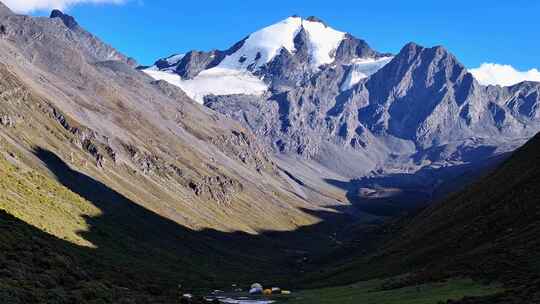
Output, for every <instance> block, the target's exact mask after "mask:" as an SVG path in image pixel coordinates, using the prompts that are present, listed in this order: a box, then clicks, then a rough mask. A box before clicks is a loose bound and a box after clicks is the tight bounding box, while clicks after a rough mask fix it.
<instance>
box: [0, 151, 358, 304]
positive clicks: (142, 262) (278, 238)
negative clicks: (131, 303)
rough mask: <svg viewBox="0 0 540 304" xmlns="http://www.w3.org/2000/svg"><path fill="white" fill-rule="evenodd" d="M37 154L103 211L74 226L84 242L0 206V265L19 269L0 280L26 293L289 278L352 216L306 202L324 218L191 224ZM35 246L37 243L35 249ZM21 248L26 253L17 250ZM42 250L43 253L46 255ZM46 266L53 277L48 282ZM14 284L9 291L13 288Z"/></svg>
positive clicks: (327, 247) (155, 293) (167, 288)
mask: <svg viewBox="0 0 540 304" xmlns="http://www.w3.org/2000/svg"><path fill="white" fill-rule="evenodd" d="M34 154H35V155H36V156H37V157H38V158H39V159H40V160H41V161H42V162H43V163H44V164H45V165H46V166H47V168H48V169H49V170H50V171H51V172H52V173H53V174H54V175H55V176H56V179H57V180H58V181H59V182H60V183H61V184H62V185H64V186H65V187H67V188H69V189H70V190H71V191H72V192H74V193H77V194H78V195H79V196H81V197H83V198H85V199H86V200H88V201H89V202H91V203H92V204H93V205H95V206H96V207H97V208H99V209H100V210H101V215H100V216H95V217H86V218H85V220H86V222H87V224H88V226H89V229H88V231H80V232H78V233H79V234H80V235H81V236H82V237H83V238H84V239H86V240H88V241H89V242H91V243H92V244H94V245H95V246H96V248H87V247H80V246H77V245H74V244H72V243H69V242H67V241H64V240H60V239H57V238H55V237H54V236H51V235H49V234H47V233H44V232H43V231H41V230H39V229H37V228H34V227H32V226H30V225H28V224H26V223H24V222H22V221H20V220H17V219H15V218H14V217H12V216H10V215H7V214H4V213H3V214H1V221H2V224H3V225H4V226H5V227H8V228H9V229H14V232H13V234H12V236H11V237H10V236H8V235H2V236H1V237H2V238H4V242H3V244H4V248H3V250H2V252H0V257H1V259H0V265H3V266H5V267H6V269H7V270H6V271H8V272H16V271H17V269H18V268H21V269H24V273H23V274H21V275H20V276H19V277H18V278H14V279H13V280H12V281H9V280H7V279H4V278H2V277H1V276H0V286H2V285H1V284H4V283H6V282H8V283H9V282H11V283H12V284H14V285H10V286H20V290H19V291H20V292H22V293H23V294H24V290H27V291H28V290H32V291H36V294H39V293H40V292H41V293H42V294H44V295H47V296H49V295H51V294H52V293H54V292H53V291H52V290H57V289H58V288H61V289H62V290H63V292H64V293H66V294H67V295H71V294H73V293H76V292H77V290H85V288H84V287H81V284H86V283H88V282H94V283H96V284H102V285H103V288H105V289H106V290H113V291H114V292H113V293H114V294H115V295H116V297H117V299H120V298H122V295H125V294H134V295H139V294H140V295H144V296H152V297H164V298H167V299H172V298H174V297H176V294H175V293H176V292H177V289H178V288H177V286H178V284H182V285H183V286H184V290H197V289H213V288H226V287H227V286H231V284H233V283H236V284H246V283H250V282H252V281H261V282H262V283H267V284H273V283H282V284H293V281H294V280H295V279H296V278H297V277H298V276H299V275H301V274H302V273H304V272H305V271H308V269H307V268H308V267H311V266H309V265H308V264H309V263H307V261H309V260H310V259H311V256H312V255H315V254H323V253H324V252H329V251H331V250H333V249H334V247H335V246H336V240H335V238H329V237H328V236H329V235H330V234H332V235H338V234H339V232H340V231H341V230H342V229H343V226H344V225H343V223H344V222H347V221H350V217H349V216H348V215H346V214H341V213H339V212H322V211H321V212H319V211H311V210H303V211H304V212H306V213H310V214H312V215H313V216H316V217H318V218H320V219H321V223H320V224H316V225H313V226H308V227H303V228H300V229H298V230H296V231H290V232H273V231H268V232H263V233H261V234H259V235H250V234H246V233H241V232H234V233H225V232H219V231H215V230H203V231H193V230H190V229H188V228H186V227H184V226H182V225H179V224H177V223H175V222H173V221H171V220H168V219H166V218H164V217H162V216H160V215H158V214H156V213H154V212H152V211H149V210H147V209H145V208H143V207H141V206H140V205H138V204H136V203H135V202H133V201H131V200H130V199H128V198H127V197H125V196H124V195H122V194H120V193H118V192H116V191H115V190H114V189H111V188H110V187H108V186H107V185H105V184H103V183H101V182H100V181H97V180H96V179H94V178H92V177H90V176H88V175H86V174H83V173H81V172H78V171H76V170H73V169H71V168H70V167H69V166H68V165H67V164H66V163H65V162H64V161H63V160H62V159H61V158H60V157H58V156H57V155H56V154H54V153H53V152H51V151H48V150H45V149H41V148H36V149H35V151H34ZM13 227H16V228H13ZM34 239H35V240H38V241H34ZM36 244H39V245H36ZM34 246H37V247H39V250H37V251H33V250H32V248H34ZM21 250H22V252H23V253H24V254H23V255H22V257H17V255H19V253H20V252H21ZM25 254H27V255H28V256H25ZM36 255H37V256H36ZM40 256H43V257H46V258H45V260H42V259H41V258H40ZM48 256H51V257H48ZM64 256H67V258H63V257H64ZM57 258H58V259H59V260H67V261H68V262H66V263H60V264H59V265H51V263H52V264H54V262H50V261H49V260H50V259H52V260H55V259H57ZM2 263H3V264H2ZM43 274H47V275H46V277H49V278H51V279H50V280H49V281H48V282H47V279H44V278H43V277H42V276H43ZM64 277H65V278H69V279H62V278H64ZM43 280H44V281H45V283H43V282H42V281H43ZM8 283H6V284H8ZM11 283H9V284H11ZM24 286H31V287H29V288H26V287H24ZM100 286H101V285H100ZM12 288H15V287H12ZM17 288H18V287H17ZM17 288H15V289H17ZM25 288H26V289H25ZM15 289H13V294H15V293H16V292H17V291H15ZM91 289H96V288H94V287H92V288H91ZM97 289H99V288H97ZM29 294H34V293H29ZM0 295H1V294H0ZM30 297H31V296H30ZM89 298H92V299H93V298H94V296H92V295H89ZM28 299H31V298H28ZM40 299H41V298H40ZM27 302H28V303H32V302H33V301H31V300H29V301H27ZM62 302H63V301H60V302H59V303H62Z"/></svg>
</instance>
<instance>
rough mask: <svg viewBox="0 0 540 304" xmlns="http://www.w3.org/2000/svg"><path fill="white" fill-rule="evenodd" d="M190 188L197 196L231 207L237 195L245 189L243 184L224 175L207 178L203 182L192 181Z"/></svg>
mask: <svg viewBox="0 0 540 304" xmlns="http://www.w3.org/2000/svg"><path fill="white" fill-rule="evenodd" d="M189 187H190V188H191V190H193V193H195V195H196V196H198V197H200V198H202V199H205V200H212V201H215V202H218V203H219V204H222V205H230V204H231V203H232V202H233V199H234V197H235V195H236V194H238V193H240V192H241V191H242V189H243V186H242V184H241V183H239V182H238V181H236V180H233V179H231V178H230V177H227V176H224V175H215V176H205V177H203V178H202V179H201V180H198V181H195V180H194V181H191V182H190V183H189Z"/></svg>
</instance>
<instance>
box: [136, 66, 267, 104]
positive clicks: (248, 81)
mask: <svg viewBox="0 0 540 304" xmlns="http://www.w3.org/2000/svg"><path fill="white" fill-rule="evenodd" d="M143 71H144V72H145V73H146V74H148V75H150V77H152V78H154V79H157V80H164V81H167V82H168V83H170V84H172V85H175V86H177V87H180V88H181V89H182V90H184V92H186V94H187V95H188V96H189V97H191V98H192V99H193V100H195V101H197V102H198V103H200V104H203V103H204V97H205V96H207V95H233V94H246V95H262V94H264V92H266V91H267V90H268V86H267V85H266V84H265V83H264V82H263V81H262V80H261V79H259V78H257V77H255V76H253V75H252V74H250V73H249V72H247V71H239V70H233V69H224V68H220V67H215V68H212V69H209V70H206V71H203V72H201V73H200V74H199V75H198V76H197V77H195V78H194V79H182V78H181V77H180V76H179V75H178V74H174V73H172V72H167V71H158V70H155V69H146V70H143Z"/></svg>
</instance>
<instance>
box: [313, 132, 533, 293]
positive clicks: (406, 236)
mask: <svg viewBox="0 0 540 304" xmlns="http://www.w3.org/2000/svg"><path fill="white" fill-rule="evenodd" d="M539 157H540V134H539V135H536V136H535V137H534V138H532V139H531V140H530V141H529V142H528V143H527V144H525V145H524V146H523V147H521V148H519V149H518V150H517V151H516V152H515V153H513V154H512V156H511V157H509V158H508V159H507V160H506V161H504V162H503V163H502V164H501V165H500V166H499V167H498V168H497V169H495V170H494V171H493V172H491V173H489V174H487V175H486V176H485V177H483V178H481V179H480V180H478V181H476V182H474V183H472V184H471V185H470V186H468V187H466V188H465V189H464V190H462V191H460V192H457V193H454V194H452V195H450V196H449V197H447V198H446V199H444V200H442V201H440V202H438V203H435V204H433V205H432V206H430V207H428V208H426V209H425V210H423V211H422V212H420V213H419V214H417V215H415V216H413V217H411V218H404V219H402V220H400V221H397V222H393V223H388V224H387V225H385V226H383V227H381V228H376V229H372V230H371V231H370V232H368V231H366V230H365V229H364V231H363V233H360V234H359V235H358V236H361V235H364V237H366V236H368V235H370V234H373V233H375V235H377V237H376V238H379V241H377V242H381V239H382V243H379V245H378V248H377V249H375V250H374V251H372V252H370V253H367V252H366V245H365V244H366V243H365V242H364V243H363V245H362V246H359V245H349V247H348V249H346V251H347V252H348V253H347V254H345V255H344V256H343V255H342V256H341V258H345V259H346V260H347V261H346V262H344V263H342V264H341V265H339V266H336V265H335V264H334V266H333V267H331V268H330V269H332V270H330V271H328V272H326V273H324V272H319V273H318V274H316V275H315V278H316V279H314V278H311V279H310V280H309V281H310V282H317V281H320V282H327V283H329V282H333V283H334V284H343V283H344V282H355V281H357V280H360V279H363V278H364V279H365V278H366V277H373V276H375V277H382V276H391V275H397V274H403V273H409V274H413V275H411V276H408V277H407V276H406V277H404V278H403V280H402V281H399V280H398V281H397V282H392V283H391V284H389V287H388V288H393V287H395V288H399V287H400V286H408V285H415V284H418V283H419V282H424V281H432V280H439V279H441V278H447V277H453V276H472V277H476V278H479V279H482V280H484V281H499V282H503V283H504V284H505V287H506V288H507V292H506V293H504V294H502V295H499V296H497V297H490V298H487V299H485V300H484V299H470V300H468V301H463V303H537V302H538V301H539V300H540V293H539V290H538V283H539V282H540V267H539V266H540V241H539V239H538V235H539V234H540V228H539V227H540V226H539V224H540V223H539V221H540V207H539V206H538V202H539V200H540V192H539V190H538V185H539V183H540V159H539ZM359 231H362V229H360V230H359ZM372 237H373V235H372ZM377 242H376V243H377ZM333 256H335V255H333ZM319 266H320V265H319ZM392 286H393V287H392ZM458 303H459V302H458Z"/></svg>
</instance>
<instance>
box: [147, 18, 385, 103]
mask: <svg viewBox="0 0 540 304" xmlns="http://www.w3.org/2000/svg"><path fill="white" fill-rule="evenodd" d="M385 57H388V55H383V54H379V53H378V52H376V51H374V50H372V49H371V48H370V47H369V45H368V44H367V43H366V42H365V41H363V40H360V39H356V38H354V37H353V36H352V35H350V34H347V33H345V32H341V31H338V30H335V29H333V28H331V27H329V26H327V25H326V24H325V23H324V22H322V21H321V20H320V19H318V18H316V17H309V18H307V19H303V18H301V17H298V16H292V17H289V18H287V19H285V20H282V21H280V22H278V23H275V24H273V25H270V26H268V27H265V28H263V29H260V30H258V31H256V32H254V33H252V34H250V35H249V36H247V37H246V38H244V39H243V40H241V41H239V42H238V43H236V44H235V45H233V46H232V47H230V48H229V49H227V50H225V51H217V50H215V51H210V52H200V51H191V52H188V53H187V54H186V55H184V56H176V55H175V56H170V57H168V58H164V59H160V60H158V61H156V63H155V65H154V66H152V67H150V68H149V69H147V70H146V72H147V73H149V74H150V75H151V76H153V77H155V78H157V79H164V80H168V81H170V82H172V83H173V84H176V85H178V86H180V87H181V88H183V89H184V90H185V91H186V92H187V93H188V95H190V96H191V97H192V98H194V99H195V100H197V101H199V102H200V103H203V102H204V98H205V96H209V95H230V94H246V95H257V96H261V95H263V94H264V93H266V92H268V91H272V90H275V89H280V87H282V88H283V87H284V88H286V87H289V88H293V87H295V86H298V85H300V84H301V83H302V82H304V81H307V80H308V79H309V78H310V77H311V75H314V74H316V73H318V72H320V71H321V69H322V68H323V67H324V66H329V65H332V64H337V63H344V64H351V63H352V62H353V61H355V60H356V61H362V60H364V59H365V60H368V61H369V62H370V64H369V65H368V68H367V69H364V70H362V69H361V68H359V71H358V72H357V73H356V75H360V74H362V75H364V74H369V73H372V72H373V71H374V70H375V68H376V67H377V66H380V65H381V64H383V63H385V62H387V60H386V58H385ZM178 76H179V77H178ZM356 78H358V76H356V77H355V79H356Z"/></svg>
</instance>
